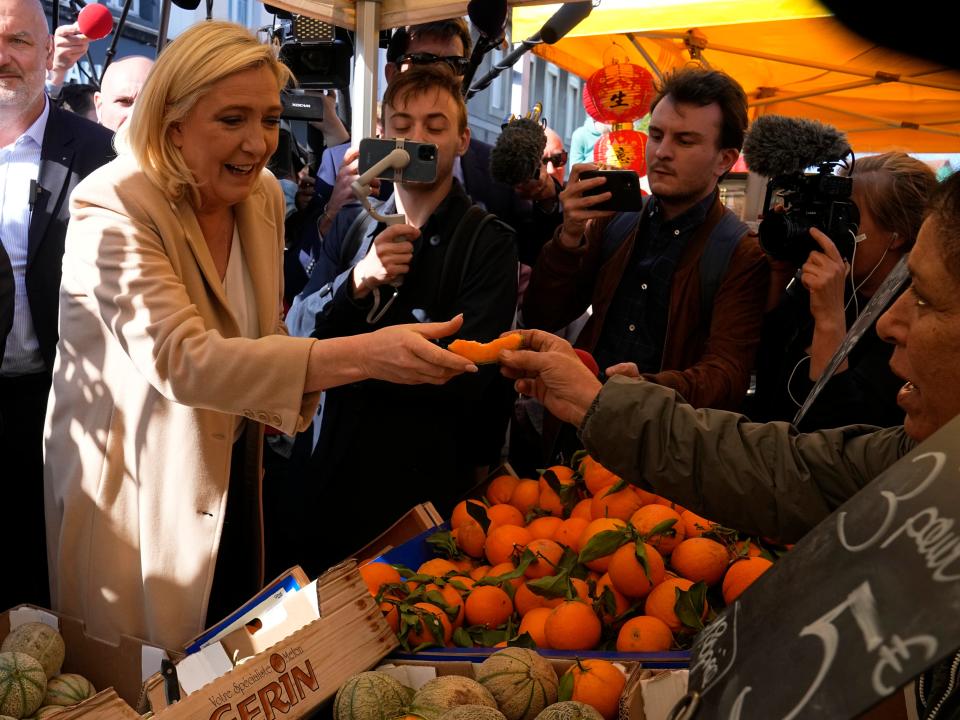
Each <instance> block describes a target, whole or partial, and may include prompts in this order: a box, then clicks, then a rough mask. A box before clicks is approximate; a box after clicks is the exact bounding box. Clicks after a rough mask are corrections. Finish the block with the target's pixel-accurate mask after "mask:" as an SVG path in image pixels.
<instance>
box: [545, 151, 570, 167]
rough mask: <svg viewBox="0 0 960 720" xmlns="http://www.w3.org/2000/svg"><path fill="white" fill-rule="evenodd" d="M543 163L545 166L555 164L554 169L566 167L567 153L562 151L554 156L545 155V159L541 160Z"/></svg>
mask: <svg viewBox="0 0 960 720" xmlns="http://www.w3.org/2000/svg"><path fill="white" fill-rule="evenodd" d="M541 162H542V163H543V164H544V165H546V164H547V163H553V166H554V167H558V168H560V167H563V166H564V165H566V164H567V151H566V150H561V151H560V152H558V153H554V154H553V155H544V156H543V158H542V159H541Z"/></svg>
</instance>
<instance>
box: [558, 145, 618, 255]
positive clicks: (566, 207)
mask: <svg viewBox="0 0 960 720" xmlns="http://www.w3.org/2000/svg"><path fill="white" fill-rule="evenodd" d="M596 169H597V166H596V165H594V164H593V163H580V164H578V165H574V166H573V169H572V170H571V171H570V182H568V183H567V186H566V187H565V188H564V189H563V192H561V193H560V204H561V205H562V206H563V227H562V228H561V230H560V236H559V237H560V244H561V245H563V246H564V247H566V248H571V249H572V248H576V247H580V243H581V242H582V241H583V233H584V232H585V231H586V229H587V222H588V221H589V220H593V219H597V218H606V217H613V215H614V213H613V212H611V211H609V210H593V209H592V208H593V206H594V205H597V204H599V203H602V202H603V201H604V200H609V199H610V198H611V193H609V192H604V193H600V194H599V195H584V194H583V193H584V191H585V190H589V189H591V188H596V187H600V186H601V185H603V184H604V183H606V182H607V180H606V178H603V177H596V178H590V179H588V180H581V179H580V173H582V172H583V171H584V170H596Z"/></svg>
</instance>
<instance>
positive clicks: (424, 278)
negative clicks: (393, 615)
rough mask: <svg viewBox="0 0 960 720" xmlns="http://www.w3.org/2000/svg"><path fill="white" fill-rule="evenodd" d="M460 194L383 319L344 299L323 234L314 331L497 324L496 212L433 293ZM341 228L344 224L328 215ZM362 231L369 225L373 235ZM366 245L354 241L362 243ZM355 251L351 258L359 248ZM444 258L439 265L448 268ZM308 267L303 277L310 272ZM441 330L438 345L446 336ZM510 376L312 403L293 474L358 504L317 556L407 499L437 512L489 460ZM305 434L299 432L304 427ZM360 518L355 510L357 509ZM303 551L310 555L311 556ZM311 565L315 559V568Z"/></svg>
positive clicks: (508, 268)
mask: <svg viewBox="0 0 960 720" xmlns="http://www.w3.org/2000/svg"><path fill="white" fill-rule="evenodd" d="M470 205H471V202H470V199H469V198H468V197H467V196H466V194H465V193H464V191H463V189H462V188H461V187H460V185H459V183H457V182H456V181H454V185H453V188H452V189H451V191H450V194H449V195H448V196H447V198H446V199H445V200H444V201H443V203H441V205H440V206H439V207H438V208H437V210H436V212H435V213H434V214H433V216H431V218H430V220H429V221H428V222H427V224H426V225H425V226H424V227H423V228H421V230H422V233H423V234H422V235H421V236H420V237H419V238H418V239H417V240H416V241H415V243H414V258H413V261H412V263H411V267H410V272H409V273H408V274H407V275H406V276H405V277H404V279H403V285H402V286H401V287H400V288H399V292H398V294H397V297H396V300H395V301H394V303H393V304H392V305H391V306H390V308H389V310H388V311H387V312H386V314H385V315H384V317H383V318H381V319H380V320H379V321H378V322H376V323H374V324H370V323H368V322H367V315H368V312H369V309H370V307H371V300H370V298H369V297H368V298H365V299H364V300H361V301H355V300H353V299H352V298H351V296H350V292H349V286H350V274H351V271H352V264H353V261H351V262H349V263H347V264H346V265H345V266H342V267H339V268H337V273H336V275H334V274H333V271H332V268H334V267H336V265H337V263H338V262H340V263H341V264H342V261H341V260H340V248H339V246H340V244H341V242H342V238H340V237H338V236H337V235H336V234H335V233H334V232H331V233H330V237H328V238H326V239H325V242H324V248H323V249H324V253H325V254H329V255H328V258H327V260H328V263H326V264H318V270H320V271H321V272H323V271H324V268H326V272H327V273H328V276H327V279H328V281H329V282H330V283H331V285H330V286H329V288H328V289H326V290H324V293H326V295H327V297H328V298H329V299H328V300H327V301H326V304H325V306H324V307H323V309H322V310H321V311H320V312H319V313H318V314H317V319H316V329H315V332H314V336H315V337H318V338H332V337H340V336H344V335H354V334H357V333H363V332H369V331H370V330H374V329H377V328H380V327H386V326H392V325H398V324H404V323H417V322H424V321H428V320H429V321H439V320H447V319H449V318H450V317H452V316H453V315H454V314H456V313H461V312H462V313H463V314H464V324H463V327H462V329H461V331H460V333H458V335H459V336H460V337H463V338H466V339H470V340H479V341H489V340H492V339H493V338H495V337H497V336H499V335H500V334H501V333H502V332H504V331H506V330H508V329H509V328H510V325H511V323H512V321H513V316H514V311H515V305H516V296H517V255H516V247H515V241H514V235H513V232H512V230H510V228H509V227H507V226H505V225H503V224H502V223H500V222H497V221H491V222H489V223H488V224H486V225H485V226H484V228H483V230H482V231H481V232H480V234H479V235H478V236H477V241H476V245H475V247H474V249H473V251H472V253H471V255H470V257H469V258H468V259H467V260H466V261H465V263H464V261H463V260H462V256H458V257H461V259H460V260H459V262H460V264H459V266H458V267H457V268H455V269H448V270H447V272H448V277H451V275H449V273H452V277H453V278H456V280H457V281H459V280H460V277H461V271H462V270H464V269H465V272H464V273H463V274H462V278H463V280H462V283H460V284H459V285H456V284H455V285H453V286H452V287H454V288H458V289H457V291H456V292H455V293H449V294H452V295H453V299H452V303H451V304H449V305H447V304H446V301H445V300H443V299H442V298H441V295H444V294H448V293H441V284H443V285H445V286H446V282H444V283H441V280H440V278H441V276H442V275H443V268H444V261H445V259H446V256H447V253H448V251H449V247H450V244H451V239H452V237H453V234H454V231H455V229H456V227H457V225H458V223H459V221H460V219H461V217H463V216H464V214H465V213H466V211H467V209H468V208H469V207H470ZM338 226H339V227H340V228H341V229H342V228H344V226H345V223H338ZM373 234H374V235H375V234H376V232H374V233H373ZM365 247H367V245H364V246H363V248H365ZM363 248H361V250H360V251H359V252H358V256H357V257H358V258H359V257H362V256H363V255H364V254H365V250H364V249H363ZM453 264H455V263H451V265H453ZM316 276H317V271H315V272H314V277H312V278H311V283H314V282H315V281H316V280H318V278H317V277H316ZM449 339H452V338H448V339H444V340H443V341H442V342H444V343H445V342H446V341H447V340H449ZM512 400H513V394H512V388H511V387H510V384H509V383H507V382H505V381H504V379H503V378H502V377H501V376H500V373H499V372H498V369H497V367H496V366H486V367H483V368H481V370H480V372H479V373H477V374H473V375H463V376H460V377H457V378H454V379H453V380H451V381H450V382H448V383H446V384H445V385H438V386H436V385H412V386H410V385H394V384H391V383H386V382H380V381H373V380H369V381H365V382H360V383H354V384H352V385H348V386H344V387H339V388H334V389H331V390H329V391H327V392H326V393H325V396H324V399H323V401H322V413H323V417H322V422H321V430H320V435H319V439H318V442H317V446H316V449H315V451H314V452H313V456H312V458H311V461H310V469H309V471H308V472H307V473H306V478H305V481H306V482H308V483H309V484H310V492H311V493H312V494H313V493H315V494H316V497H317V501H316V502H317V503H318V504H319V503H322V504H323V506H325V507H338V508H340V507H342V508H359V507H363V508H364V509H363V512H362V514H361V513H359V512H358V513H356V514H355V515H354V516H353V520H352V521H351V523H350V524H349V532H338V533H336V534H335V536H334V537H331V538H329V539H327V541H325V542H324V544H323V549H324V557H325V559H326V560H327V561H328V563H332V562H337V561H339V560H341V559H342V558H343V557H346V556H347V555H348V553H350V552H351V551H353V550H355V549H357V548H358V547H360V546H361V545H363V544H365V543H366V542H367V541H369V540H370V539H372V538H373V537H374V536H375V535H377V534H379V532H381V531H382V530H384V529H386V528H387V527H388V526H389V525H390V524H391V523H392V522H393V521H394V520H396V518H397V517H399V516H400V515H402V514H403V512H404V511H406V510H409V509H410V508H411V507H412V506H413V505H414V504H416V503H418V502H424V501H426V500H430V501H432V502H434V503H435V504H436V505H437V507H438V509H440V510H441V512H445V511H447V510H449V509H450V507H451V506H452V504H453V502H454V501H455V500H456V499H457V498H458V497H459V496H460V495H461V494H462V493H463V492H465V491H466V490H467V489H469V487H470V486H471V485H472V484H473V482H475V478H474V476H473V471H474V468H476V467H478V466H483V465H487V464H491V463H496V462H497V461H498V459H499V450H500V448H501V446H502V444H503V440H504V437H505V434H506V423H507V418H508V417H509V413H510V408H511V405H512ZM308 432H309V431H308ZM361 515H362V516H361ZM313 560H315V561H316V560H319V557H318V556H316V555H315V556H314V558H313ZM322 564H323V563H322V562H318V565H322Z"/></svg>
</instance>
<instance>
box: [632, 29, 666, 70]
mask: <svg viewBox="0 0 960 720" xmlns="http://www.w3.org/2000/svg"><path fill="white" fill-rule="evenodd" d="M627 37H628V38H630V42H632V43H633V46H634V47H635V48H636V49H637V52H638V53H640V56H641V57H642V58H643V59H644V60H645V61H646V62H647V65H649V66H650V69H651V70H653V74H654V75H656V76H657V80H663V73H662V72H661V71H660V68H659V67H657V63H656V62H655V61H654V59H653V58H652V57H650V53H648V52H647V51H646V49H644V47H643V46H642V45H641V44H640V41H639V40H637V36H636V35H634V34H633V33H628V34H627Z"/></svg>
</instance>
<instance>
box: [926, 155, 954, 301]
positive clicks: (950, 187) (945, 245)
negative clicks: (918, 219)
mask: <svg viewBox="0 0 960 720" xmlns="http://www.w3.org/2000/svg"><path fill="white" fill-rule="evenodd" d="M927 218H928V219H929V220H932V221H933V222H934V225H935V227H936V231H937V239H938V240H939V241H940V252H941V254H942V255H943V261H944V263H946V266H947V269H948V270H949V271H950V274H951V275H952V276H953V278H954V280H956V281H957V282H960V172H955V173H954V174H953V175H951V176H950V177H949V178H947V179H946V180H944V181H943V182H942V183H940V185H939V186H938V187H937V189H936V190H935V191H934V193H933V196H932V197H931V198H930V206H929V208H928V210H927Z"/></svg>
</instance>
